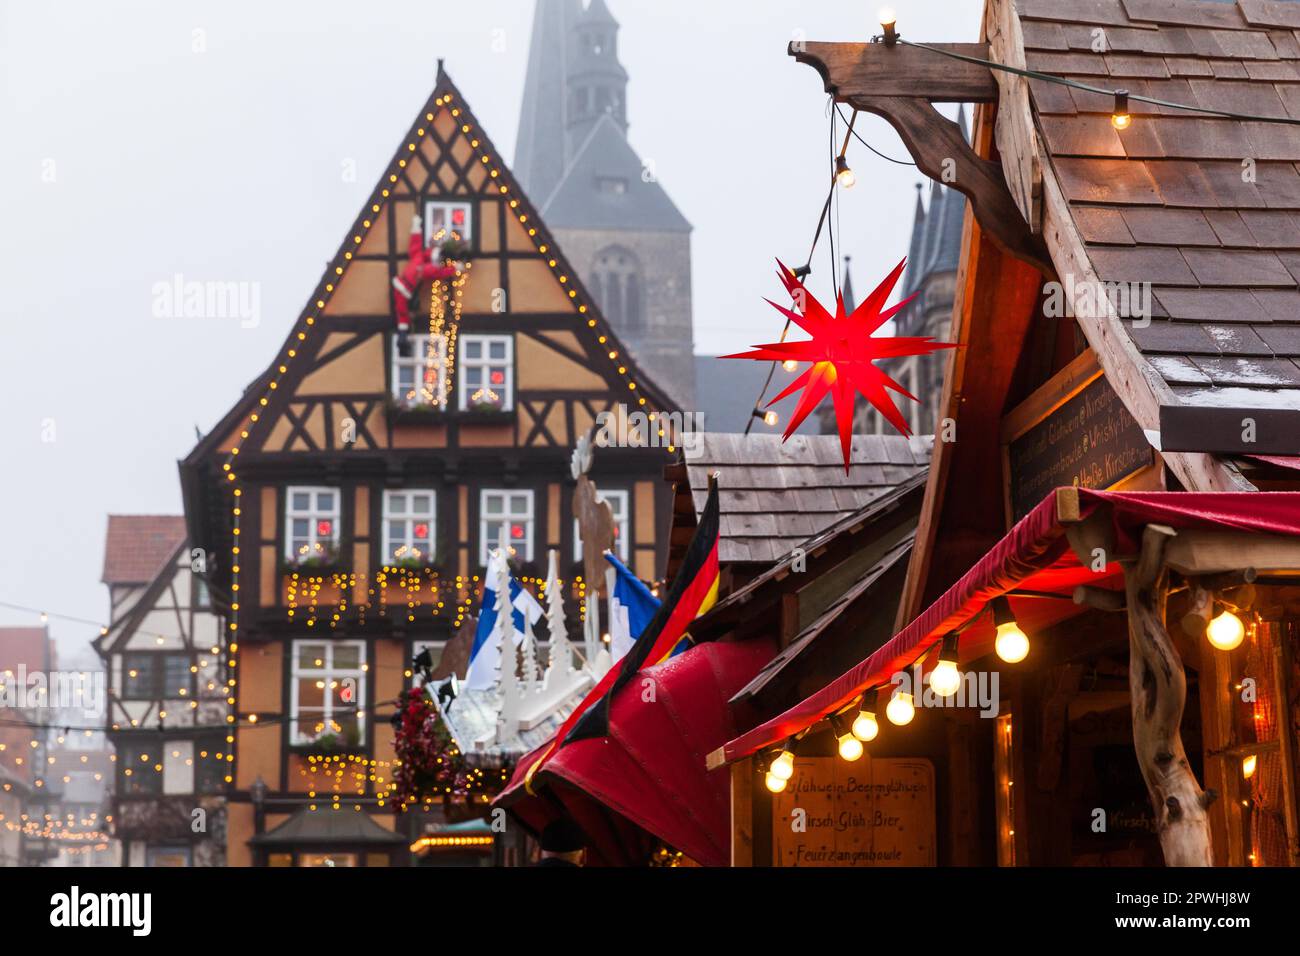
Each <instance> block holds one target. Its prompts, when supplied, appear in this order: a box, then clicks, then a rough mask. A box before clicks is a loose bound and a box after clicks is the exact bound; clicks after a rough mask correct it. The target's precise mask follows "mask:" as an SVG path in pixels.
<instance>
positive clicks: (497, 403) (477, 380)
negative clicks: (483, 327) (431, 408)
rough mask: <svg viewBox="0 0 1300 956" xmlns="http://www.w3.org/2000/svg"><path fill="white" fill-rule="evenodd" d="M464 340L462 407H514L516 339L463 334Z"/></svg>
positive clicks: (461, 378)
mask: <svg viewBox="0 0 1300 956" xmlns="http://www.w3.org/2000/svg"><path fill="white" fill-rule="evenodd" d="M460 343H461V344H460V409H461V411H465V410H466V409H474V410H477V411H491V410H497V411H509V410H510V409H511V408H513V407H514V381H515V363H514V344H515V342H514V339H512V338H511V337H510V336H508V335H463V336H461V339H460Z"/></svg>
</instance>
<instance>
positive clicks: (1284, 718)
mask: <svg viewBox="0 0 1300 956" xmlns="http://www.w3.org/2000/svg"><path fill="white" fill-rule="evenodd" d="M1269 630H1270V631H1271V632H1272V633H1271V636H1272V638H1273V695H1274V700H1273V704H1274V712H1275V713H1276V714H1277V742H1278V749H1279V752H1280V753H1281V755H1282V809H1283V813H1284V817H1283V819H1284V821H1285V823H1286V840H1287V859H1288V862H1289V863H1290V864H1291V866H1300V807H1297V797H1296V758H1295V725H1294V720H1295V718H1294V713H1293V711H1292V709H1291V692H1290V684H1291V681H1290V678H1291V654H1290V651H1289V649H1288V647H1287V642H1286V638H1285V637H1284V636H1283V630H1282V628H1281V627H1273V628H1269Z"/></svg>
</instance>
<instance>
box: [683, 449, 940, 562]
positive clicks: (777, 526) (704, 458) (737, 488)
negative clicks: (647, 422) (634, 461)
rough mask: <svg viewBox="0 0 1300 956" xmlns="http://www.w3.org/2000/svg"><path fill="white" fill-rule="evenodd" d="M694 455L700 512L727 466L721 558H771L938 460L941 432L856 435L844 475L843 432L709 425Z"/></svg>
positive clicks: (722, 483) (691, 466) (690, 455)
mask: <svg viewBox="0 0 1300 956" xmlns="http://www.w3.org/2000/svg"><path fill="white" fill-rule="evenodd" d="M697 437H698V440H699V445H698V446H697V447H696V448H695V449H694V450H693V451H689V450H688V452H687V454H686V459H685V463H686V471H687V475H688V477H689V481H690V489H691V496H692V499H693V500H694V504H695V510H696V515H697V516H698V514H699V512H700V510H701V509H703V507H704V503H705V500H706V499H707V497H708V489H709V485H708V481H709V475H710V474H712V473H713V472H715V471H716V472H719V478H718V494H719V505H720V506H721V511H722V531H721V541H720V543H719V558H720V560H721V561H722V562H723V563H727V562H770V561H777V560H780V559H781V558H783V557H785V556H786V555H787V554H789V552H790V549H791V548H794V547H796V546H798V545H800V544H802V543H804V542H806V541H807V540H808V539H809V538H811V537H813V536H814V535H816V534H818V533H820V532H821V531H824V530H825V529H827V528H829V527H830V526H831V525H833V524H834V523H835V522H837V521H839V520H841V519H843V518H847V517H849V516H850V515H851V514H852V513H853V512H856V511H859V510H860V509H862V508H863V507H865V506H866V505H868V504H870V503H871V502H872V501H874V500H875V499H877V498H879V497H881V496H882V495H885V494H887V493H888V492H890V491H892V490H893V489H894V488H895V487H896V486H898V485H899V484H901V483H903V482H904V481H906V480H907V479H909V478H911V477H912V476H913V475H915V474H917V473H918V472H920V471H924V470H925V469H926V468H927V467H928V466H929V463H930V449H931V446H932V444H933V438H932V437H930V436H914V437H912V438H904V437H902V436H901V435H854V436H853V445H852V448H851V458H850V466H849V473H848V475H847V476H846V475H845V474H844V458H843V455H842V453H841V451H840V440H839V438H838V437H837V436H835V435H792V436H791V437H790V438H789V440H787V441H785V442H784V443H783V442H782V441H781V436H779V435H752V434H751V435H729V434H719V433H716V432H704V433H701V434H700V435H698V436H697Z"/></svg>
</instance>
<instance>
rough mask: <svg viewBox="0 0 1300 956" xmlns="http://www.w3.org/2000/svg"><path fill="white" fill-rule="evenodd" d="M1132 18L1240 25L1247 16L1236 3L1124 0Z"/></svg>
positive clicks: (1214, 24) (1231, 26)
mask: <svg viewBox="0 0 1300 956" xmlns="http://www.w3.org/2000/svg"><path fill="white" fill-rule="evenodd" d="M1123 4H1124V11H1125V12H1126V13H1127V14H1128V16H1129V19H1131V20H1150V21H1152V22H1154V23H1182V24H1191V25H1192V26H1216V27H1228V28H1229V29H1232V28H1239V27H1244V26H1245V25H1246V20H1245V18H1244V17H1242V15H1241V14H1240V13H1239V12H1238V10H1237V8H1236V7H1235V6H1232V5H1231V4H1225V3H1215V2H1213V0H1123Z"/></svg>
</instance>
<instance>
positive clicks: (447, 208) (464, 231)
mask: <svg viewBox="0 0 1300 956" xmlns="http://www.w3.org/2000/svg"><path fill="white" fill-rule="evenodd" d="M449 234H455V235H457V236H459V237H460V238H461V241H463V242H470V241H471V240H473V238H474V207H473V206H471V205H470V204H469V203H467V202H435V201H430V202H426V203H425V204H424V244H425V245H426V246H427V245H430V244H431V243H433V242H441V241H442V240H443V239H444V238H445V237H446V236H447V235H449Z"/></svg>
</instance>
